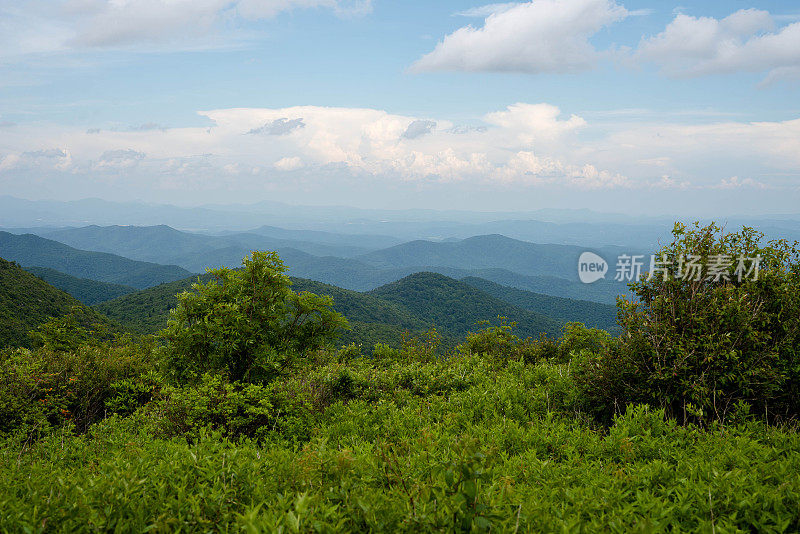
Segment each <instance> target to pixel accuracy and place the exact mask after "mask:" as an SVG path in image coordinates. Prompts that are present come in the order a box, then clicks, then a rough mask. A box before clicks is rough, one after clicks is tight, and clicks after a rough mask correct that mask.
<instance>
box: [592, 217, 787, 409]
mask: <svg viewBox="0 0 800 534" xmlns="http://www.w3.org/2000/svg"><path fill="white" fill-rule="evenodd" d="M673 235H674V241H673V242H672V244H670V245H667V246H666V247H664V248H663V249H662V250H661V251H660V252H659V254H658V256H659V258H663V260H664V261H665V266H664V269H663V270H659V272H657V273H654V276H652V277H651V278H649V279H648V278H647V277H644V276H643V277H642V279H641V280H640V281H638V282H637V283H635V284H632V286H631V287H632V289H633V291H634V293H635V294H636V296H637V297H638V298H639V302H630V301H627V300H622V301H620V303H619V311H620V315H619V317H620V319H619V320H620V324H621V326H622V328H623V330H624V332H623V335H622V336H621V337H620V341H619V347H617V348H613V347H612V349H611V350H608V351H604V352H603V351H601V352H599V353H596V354H595V355H594V356H593V357H592V358H590V359H589V360H587V361H586V364H585V365H584V367H583V369H582V372H581V377H580V380H579V381H580V383H581V384H582V387H583V390H584V393H585V395H586V398H587V402H588V403H589V404H592V405H594V406H597V407H599V408H600V409H601V411H602V412H604V413H605V414H606V416H608V414H610V413H612V412H613V410H614V409H615V406H624V405H625V404H628V403H631V402H646V403H648V404H651V405H653V406H661V407H663V408H664V409H665V410H666V413H667V414H668V415H669V416H670V417H678V418H679V419H680V420H681V421H696V422H699V423H703V424H708V423H710V422H712V421H726V420H729V419H730V418H731V417H734V418H739V417H741V415H742V414H743V413H744V414H746V413H747V412H748V411H751V412H752V413H755V414H766V415H767V416H768V417H770V418H776V417H783V418H788V417H794V416H796V415H798V413H799V412H798V409H800V404H798V398H799V397H798V393H799V392H800V353H799V352H798V351H800V262H799V261H798V251H797V249H796V248H795V247H793V246H791V245H789V244H788V243H787V242H785V241H771V242H769V243H767V244H762V243H761V241H762V235H761V234H760V233H758V232H756V231H755V230H753V229H750V228H744V229H743V230H742V231H740V232H738V233H725V232H723V231H722V230H721V229H720V228H719V227H717V226H716V225H714V224H711V225H709V226H706V227H701V226H700V225H699V224H695V225H694V227H686V226H684V225H682V224H676V225H675V229H674V231H673ZM687 255H694V256H696V258H697V259H698V262H697V263H699V264H701V265H708V264H709V262H712V263H713V262H714V261H715V258H721V257H727V258H730V259H731V261H732V263H731V265H730V267H728V268H727V269H726V270H724V271H722V272H721V276H720V277H717V276H715V275H713V273H712V276H709V275H708V272H703V274H702V276H701V277H699V279H697V280H695V279H694V278H697V277H681V276H679V273H680V269H681V268H682V267H684V268H685V265H684V264H682V263H681V262H682V261H685V260H686V258H687ZM756 256H760V257H761V262H760V272H759V273H758V276H757V279H754V276H752V275H748V276H743V277H741V279H740V277H739V276H737V275H736V272H735V271H736V267H737V265H738V263H739V262H738V258H740V257H744V258H754V257H756ZM745 267H747V268H749V267H750V265H748V264H745ZM717 278H719V279H717Z"/></svg>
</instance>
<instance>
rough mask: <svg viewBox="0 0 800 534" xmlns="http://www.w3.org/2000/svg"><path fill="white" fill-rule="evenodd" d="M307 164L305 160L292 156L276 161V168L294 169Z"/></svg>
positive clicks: (282, 169) (283, 169)
mask: <svg viewBox="0 0 800 534" xmlns="http://www.w3.org/2000/svg"><path fill="white" fill-rule="evenodd" d="M304 166H305V164H304V163H303V160H302V159H300V158H298V157H297V156H294V157H292V158H281V159H279V160H278V161H276V162H275V168H276V169H278V170H281V171H293V170H295V169H301V168H303V167H304Z"/></svg>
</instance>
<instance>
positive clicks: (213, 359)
mask: <svg viewBox="0 0 800 534" xmlns="http://www.w3.org/2000/svg"><path fill="white" fill-rule="evenodd" d="M242 263H243V266H244V267H243V268H242V269H238V270H233V269H227V268H221V269H213V270H210V271H209V272H210V273H211V274H212V275H213V276H214V279H213V280H211V281H209V282H208V283H207V284H201V283H196V284H194V285H193V286H192V291H190V292H189V291H185V292H183V293H181V294H180V295H178V306H177V307H176V308H175V309H173V310H172V311H171V313H170V319H169V322H168V326H167V328H166V329H165V330H164V331H163V332H162V336H163V337H164V338H165V339H166V340H167V347H166V351H165V359H166V363H167V369H168V371H169V374H170V376H171V377H172V378H173V379H176V380H177V381H179V382H187V381H190V380H196V379H197V378H198V377H200V376H202V375H203V374H204V373H206V372H225V373H227V375H228V377H229V379H230V380H231V381H234V382H235V381H239V380H247V381H251V382H259V381H269V380H271V379H273V378H274V377H276V376H279V375H281V374H282V373H284V372H285V371H287V370H288V369H289V368H291V367H292V365H293V364H294V362H295V359H296V357H297V356H298V355H299V356H302V355H305V354H307V353H308V352H310V351H313V350H315V349H317V348H319V347H321V346H323V345H325V344H327V343H328V342H330V341H331V340H332V339H334V338H335V336H336V335H337V334H338V332H339V331H340V329H342V328H345V327H346V326H347V321H346V320H345V319H344V317H342V316H341V315H340V314H338V313H336V312H334V311H333V310H331V306H332V305H333V300H332V299H331V298H330V297H321V296H318V295H314V294H313V293H307V292H302V293H299V294H298V293H295V292H293V291H292V290H291V289H290V287H289V286H290V285H291V282H290V280H289V278H288V277H287V276H286V275H285V274H284V272H285V271H286V267H284V265H283V262H281V260H280V259H279V258H278V255H277V254H275V253H274V252H253V253H252V256H251V257H249V258H245V259H244V260H243V262H242Z"/></svg>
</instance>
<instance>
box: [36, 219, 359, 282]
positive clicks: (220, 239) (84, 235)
mask: <svg viewBox="0 0 800 534" xmlns="http://www.w3.org/2000/svg"><path fill="white" fill-rule="evenodd" d="M43 237H46V238H47V239H53V240H55V241H58V242H61V243H64V244H66V245H69V246H71V247H75V248H78V249H82V250H91V251H95V252H108V253H112V254H118V255H120V256H124V257H126V258H131V259H135V260H139V261H149V262H154V263H160V264H167V265H172V264H174V265H179V266H181V267H183V268H185V269H189V270H191V271H195V272H202V271H204V270H205V269H206V268H208V267H212V268H213V267H221V266H223V265H225V266H229V267H235V266H237V265H240V264H241V261H242V258H243V257H244V256H246V255H247V254H249V253H250V252H251V251H253V250H277V251H281V250H283V249H286V248H293V249H297V250H301V251H303V252H305V253H308V254H312V255H315V256H331V255H333V256H343V257H346V256H355V255H359V254H363V253H365V252H367V251H369V250H370V249H369V248H366V247H359V246H353V245H331V244H320V243H313V242H306V241H301V240H289V239H280V238H274V237H271V236H265V235H260V234H257V233H230V234H227V235H224V236H212V235H204V234H194V233H190V232H182V231H180V230H176V229H174V228H171V227H169V226H166V225H158V226H94V225H93V226H85V227H82V228H69V229H66V230H58V231H54V232H49V233H45V234H44V235H43ZM231 258H233V260H231Z"/></svg>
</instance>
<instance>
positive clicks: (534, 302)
mask: <svg viewBox="0 0 800 534" xmlns="http://www.w3.org/2000/svg"><path fill="white" fill-rule="evenodd" d="M461 281H462V282H465V283H467V284H469V285H471V286H472V287H474V288H476V289H480V290H481V291H483V292H485V293H488V294H490V295H492V296H493V297H495V298H498V299H500V300H502V301H504V302H508V303H509V304H513V305H514V306H517V307H519V308H523V309H525V310H529V311H533V312H536V313H541V314H542V315H546V316H547V317H550V318H553V319H558V320H559V321H563V322H573V321H576V322H579V323H583V324H585V325H586V326H588V327H593V328H602V329H603V330H609V331H611V330H616V329H617V328H618V327H617V319H616V317H617V308H616V307H614V306H610V305H608V304H600V303H597V302H589V301H586V300H575V299H566V298H561V297H553V296H550V295H544V294H541V293H533V292H531V291H525V290H523V289H517V288H515V287H508V286H503V285H500V284H497V283H495V282H490V281H489V280H484V279H483V278H476V277H474V276H468V277H467V278H462V279H461Z"/></svg>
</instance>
